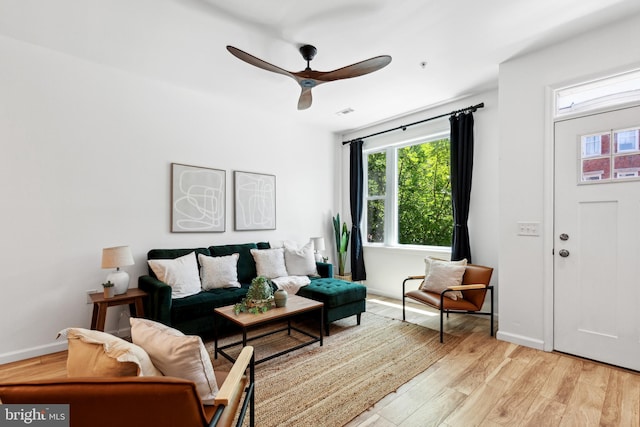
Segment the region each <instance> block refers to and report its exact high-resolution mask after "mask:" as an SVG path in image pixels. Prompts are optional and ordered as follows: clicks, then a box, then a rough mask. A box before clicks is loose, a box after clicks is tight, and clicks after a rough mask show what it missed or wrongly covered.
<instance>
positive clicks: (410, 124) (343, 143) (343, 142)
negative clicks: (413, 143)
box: [342, 102, 484, 145]
mask: <svg viewBox="0 0 640 427" xmlns="http://www.w3.org/2000/svg"><path fill="white" fill-rule="evenodd" d="M478 108H484V102H481V103H480V104H477V105H472V106H470V107H467V108H463V109H462V110H456V111H452V112H450V113H445V114H440V115H439V116H435V117H429V118H428V119H424V120H420V121H419V122H413V123H409V124H408V125H402V126H398V127H396V128H393V129H387V130H383V131H380V132H376V133H372V134H371V135H367V136H361V137H360V138H355V139H350V140H349V141H342V145H347V144H351V143H352V142H355V141H358V140H360V139H367V138H371V137H372V136H378V135H382V134H383V133H387V132H393V131H394V130H398V129H402V130H403V131H405V130H407V128H408V127H409V126H413V125H417V124H420V123H424V122H428V121H430V120H435V119H439V118H441V117H446V116H453V115H455V114H458V113H465V112H467V111H470V112H472V113H475V111H476V110H477V109H478Z"/></svg>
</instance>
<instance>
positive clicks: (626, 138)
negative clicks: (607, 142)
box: [613, 129, 638, 153]
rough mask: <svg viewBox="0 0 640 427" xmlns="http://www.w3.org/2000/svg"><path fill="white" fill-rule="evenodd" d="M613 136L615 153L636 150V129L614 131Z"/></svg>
mask: <svg viewBox="0 0 640 427" xmlns="http://www.w3.org/2000/svg"><path fill="white" fill-rule="evenodd" d="M613 137H614V140H615V142H616V153H625V152H629V151H638V130H637V129H632V130H624V131H618V132H614V134H613Z"/></svg>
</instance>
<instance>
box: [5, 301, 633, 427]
mask: <svg viewBox="0 0 640 427" xmlns="http://www.w3.org/2000/svg"><path fill="white" fill-rule="evenodd" d="M401 307H402V305H401V301H398V300H393V299H389V298H383V297H378V296H375V295H372V296H370V297H369V299H368V302H367V310H368V311H370V312H373V313H377V314H381V315H384V316H387V317H395V318H398V319H401V318H402V308H401ZM409 309H410V311H408V312H407V321H409V322H413V323H418V324H421V325H424V326H426V327H429V328H432V329H438V322H439V320H438V316H437V313H436V312H435V311H432V310H429V309H428V308H426V307H424V306H420V305H417V304H412V303H410V304H409ZM445 330H446V332H448V333H450V334H453V335H457V336H461V337H463V341H462V342H461V343H460V344H459V345H457V346H456V347H455V348H454V349H453V350H452V351H451V352H450V353H449V354H448V355H447V356H445V357H444V358H442V359H441V360H439V361H438V362H436V363H435V364H434V365H432V366H431V367H430V368H428V369H427V370H426V371H425V372H423V373H422V374H420V375H418V376H417V377H415V378H414V379H413V380H411V381H410V382H408V383H407V384H405V385H403V386H402V387H400V388H399V389H398V390H397V391H396V392H394V393H391V394H390V395H388V396H387V397H385V398H383V399H382V400H381V401H379V402H378V403H377V404H375V405H374V406H373V407H372V408H370V409H369V410H368V411H366V412H364V413H362V414H361V415H360V416H358V417H357V418H355V419H354V420H352V421H351V422H350V423H349V424H347V426H348V427H393V426H400V427H409V426H416V427H426V426H443V427H457V426H464V427H467V426H494V427H497V426H510V427H511V426H535V427H541V426H544V427H552V426H576V427H588V426H620V427H633V426H637V427H640V374H639V373H637V372H633V371H628V370H624V369H619V368H615V367H611V366H607V365H604V364H600V363H596V362H591V361H588V360H584V359H580V358H576V357H572V356H568V355H564V354H559V353H547V352H543V351H538V350H533V349H530V348H527V347H522V346H518V345H515V344H510V343H506V342H503V341H497V340H496V339H495V338H492V337H490V336H489V320H488V319H487V318H484V317H476V316H465V315H451V317H450V318H449V319H448V320H447V321H446V323H445ZM65 362H66V352H61V353H55V354H52V355H47V356H42V357H37V358H33V359H29V360H24V361H20V362H14V363H10V364H6V365H0V382H3V381H23V380H32V379H44V378H57V377H64V376H65V375H66V369H65ZM327 427H334V426H327Z"/></svg>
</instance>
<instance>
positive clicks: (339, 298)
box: [298, 277, 367, 335]
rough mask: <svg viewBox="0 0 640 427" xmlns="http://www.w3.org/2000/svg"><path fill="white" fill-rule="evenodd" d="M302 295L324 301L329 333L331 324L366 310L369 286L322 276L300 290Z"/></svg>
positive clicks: (326, 324)
mask: <svg viewBox="0 0 640 427" xmlns="http://www.w3.org/2000/svg"><path fill="white" fill-rule="evenodd" d="M298 295H300V296H301V297H305V298H309V299H312V300H316V301H321V302H323V303H324V326H325V331H326V335H329V324H330V323H331V322H335V321H336V320H339V319H344V318H345V317H349V316H353V315H356V316H357V321H358V325H359V324H360V316H361V314H362V312H363V311H365V310H366V303H365V301H366V298H367V288H366V287H365V286H363V285H360V284H358V283H354V282H347V281H345V280H339V279H333V278H326V277H320V278H316V279H313V280H311V283H310V284H309V285H307V286H304V287H302V288H301V289H300V290H299V291H298Z"/></svg>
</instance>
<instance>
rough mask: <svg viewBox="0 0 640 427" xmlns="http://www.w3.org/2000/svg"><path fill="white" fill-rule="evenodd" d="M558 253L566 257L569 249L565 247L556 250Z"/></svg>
mask: <svg viewBox="0 0 640 427" xmlns="http://www.w3.org/2000/svg"><path fill="white" fill-rule="evenodd" d="M558 255H560V256H561V257H562V258H566V257H568V256H569V251H568V250H566V249H560V252H558Z"/></svg>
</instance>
